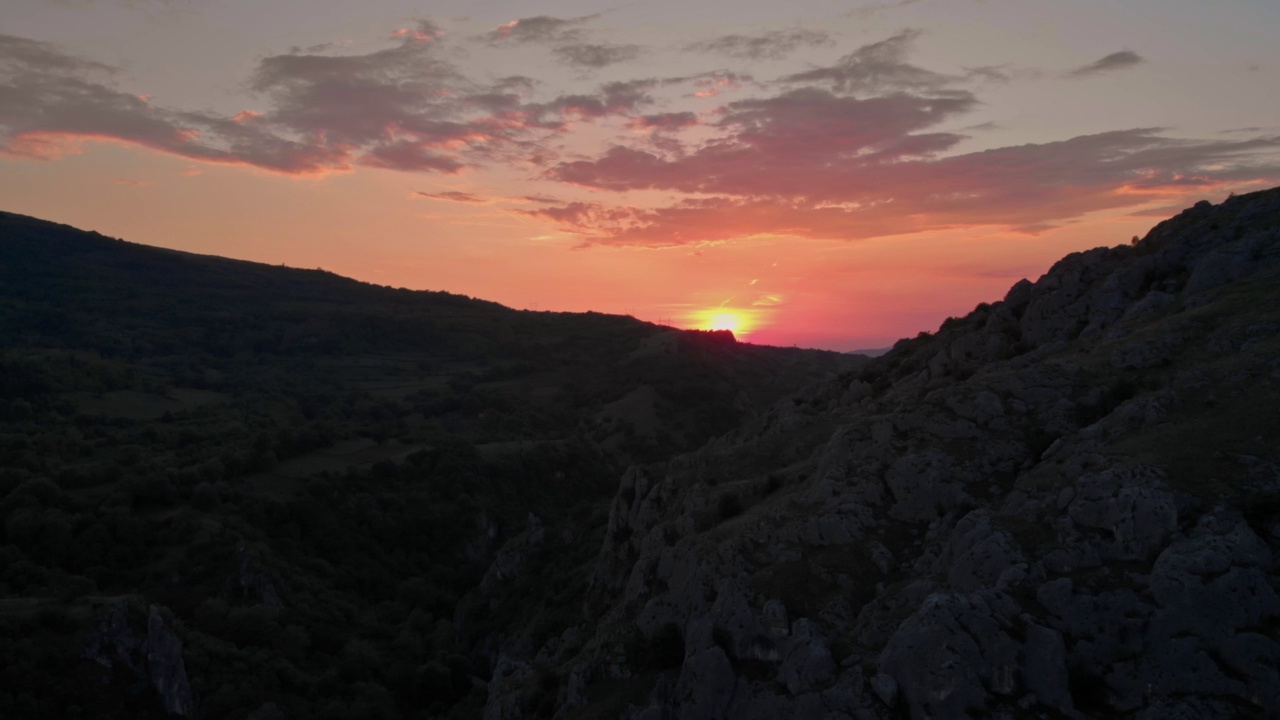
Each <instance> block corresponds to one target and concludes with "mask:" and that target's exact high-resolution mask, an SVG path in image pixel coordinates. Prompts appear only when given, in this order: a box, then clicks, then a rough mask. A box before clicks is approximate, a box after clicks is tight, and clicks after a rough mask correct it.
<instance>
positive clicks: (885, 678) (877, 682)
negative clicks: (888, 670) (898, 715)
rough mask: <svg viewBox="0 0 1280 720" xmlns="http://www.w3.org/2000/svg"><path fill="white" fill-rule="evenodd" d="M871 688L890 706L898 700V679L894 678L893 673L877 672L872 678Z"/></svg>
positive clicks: (881, 700)
mask: <svg viewBox="0 0 1280 720" xmlns="http://www.w3.org/2000/svg"><path fill="white" fill-rule="evenodd" d="M871 689H872V690H873V691H875V694H876V697H878V698H880V702H883V703H884V704H885V705H888V706H889V707H893V706H894V704H895V703H897V702H898V681H897V680H894V679H893V676H892V675H887V674H885V673H876V676H875V677H873V678H871Z"/></svg>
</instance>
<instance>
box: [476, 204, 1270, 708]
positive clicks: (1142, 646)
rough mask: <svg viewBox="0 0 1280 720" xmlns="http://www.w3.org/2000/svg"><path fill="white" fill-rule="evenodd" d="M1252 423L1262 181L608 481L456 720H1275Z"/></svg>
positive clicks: (1258, 432) (1263, 254)
mask: <svg viewBox="0 0 1280 720" xmlns="http://www.w3.org/2000/svg"><path fill="white" fill-rule="evenodd" d="M1278 408H1280V189H1275V190H1270V191H1266V192H1260V193H1253V194H1250V195H1242V196H1237V197H1233V198H1231V199H1229V200H1227V201H1226V202H1224V203H1222V204H1221V205H1218V206H1212V205H1210V204H1209V203H1207V202H1202V203H1198V204H1197V205H1196V206H1195V207H1193V208H1190V209H1188V210H1186V211H1185V212H1183V213H1181V214H1180V215H1178V216H1177V217H1175V218H1172V219H1170V220H1167V221H1165V222H1162V223H1160V224H1159V225H1157V226H1156V227H1155V228H1154V229H1153V230H1152V231H1151V232H1150V233H1148V234H1147V236H1146V237H1145V238H1143V239H1142V240H1141V241H1140V242H1137V243H1136V244H1133V245H1131V246H1130V245H1126V246H1120V247H1110V248H1098V249H1095V250H1090V251H1088V252H1082V253H1073V254H1071V255H1069V256H1067V257H1066V258H1063V259H1062V260H1061V261H1060V262H1058V263H1057V264H1056V265H1054V267H1053V268H1052V269H1051V270H1050V271H1049V272H1048V273H1047V274H1046V275H1044V276H1043V277H1041V278H1040V279H1039V280H1037V281H1036V282H1029V281H1025V280H1024V281H1022V282H1019V283H1018V284H1016V285H1015V286H1014V287H1013V288H1012V289H1011V290H1010V291H1009V293H1008V295H1007V296H1006V297H1005V298H1004V299H1003V300H1001V301H998V302H994V303H991V304H986V303H984V304H982V305H979V306H978V307H977V308H976V309H975V310H974V311H973V312H972V313H970V314H968V315H967V316H965V317H962V318H959V319H952V320H949V321H947V322H946V323H944V324H943V325H942V327H941V328H940V329H939V330H938V332H937V333H934V334H929V333H922V334H921V335H920V336H919V337H917V338H914V339H910V340H904V341H902V342H899V343H898V344H897V345H895V346H894V348H893V349H892V350H891V351H890V352H889V353H887V354H886V355H885V356H883V357H880V358H877V359H875V360H873V361H871V362H870V363H868V364H867V365H866V367H864V368H862V369H861V370H858V371H854V372H850V373H847V374H845V375H843V376H841V377H840V378H838V379H837V380H833V381H831V382H829V383H827V384H825V385H824V386H822V387H820V388H818V389H816V390H810V391H808V392H805V393H802V394H801V395H799V396H797V397H796V398H794V399H792V400H787V401H784V402H782V403H779V404H778V405H777V406H776V407H775V408H774V409H773V410H772V411H771V412H769V413H766V414H764V415H762V416H759V417H757V418H754V419H752V420H749V421H748V422H747V423H746V424H745V425H744V426H743V427H741V428H739V429H738V430H736V431H734V432H733V433H730V434H728V435H726V436H723V437H720V438H718V439H716V440H715V441H713V442H711V443H709V444H708V445H707V446H706V447H704V448H702V449H700V450H698V451H696V452H693V453H690V454H686V455H683V456H680V457H677V458H673V459H672V460H670V461H667V462H665V463H658V464H651V465H641V466H636V467H633V468H631V469H630V470H628V471H627V473H626V475H625V476H624V477H623V480H622V485H621V488H620V489H619V491H618V494H617V495H616V497H615V498H614V501H613V505H612V508H611V510H610V513H609V522H608V533H607V535H606V537H605V540H604V544H603V546H602V548H601V549H600V552H599V555H598V556H597V558H596V560H595V562H594V563H593V564H592V565H590V566H589V567H586V568H583V570H582V571H583V572H589V573H590V577H591V583H590V586H589V587H588V588H587V592H586V595H585V597H584V598H583V604H582V608H583V609H582V614H581V616H580V618H579V619H578V620H577V621H576V622H575V623H574V624H572V625H571V626H568V627H566V628H565V629H563V630H562V631H561V632H560V633H559V634H558V635H556V634H554V633H550V634H548V633H547V632H546V631H545V630H542V631H540V632H539V633H537V634H516V635H507V636H504V637H503V638H502V640H501V641H499V642H497V643H496V644H495V646H494V647H493V649H492V650H491V651H490V657H491V662H492V664H493V667H494V668H495V670H494V674H493V677H492V679H491V680H490V681H489V683H488V689H489V695H488V701H487V704H486V711H485V717H492V718H518V717H538V716H554V717H557V718H562V717H563V718H570V717H628V718H761V719H764V718H770V719H773V718H812V717H829V718H835V717H839V718H897V717H911V718H917V719H922V718H963V717H974V718H976V717H1007V718H1014V717H1038V718H1058V717H1072V718H1085V717H1088V718H1095V717H1117V718H1120V717H1124V718H1240V717H1256V718H1262V717H1277V716H1280V675H1277V668H1278V667H1280V632H1278V630H1277V629H1278V628H1280V595H1278V594H1277V589H1278V588H1280V572H1278V570H1280V567H1278V566H1277V560H1276V558H1277V554H1278V553H1280V409H1278ZM535 544H536V536H534V535H527V536H525V537H524V538H516V539H513V540H512V541H510V542H509V543H508V545H507V547H506V548H504V550H503V552H504V553H515V552H521V551H527V550H525V549H527V548H530V547H533V546H534V545H535ZM505 582H507V583H509V584H510V585H512V586H519V584H520V583H521V582H522V581H521V578H520V577H519V576H514V577H511V578H510V579H508V580H506V581H505ZM488 597H490V598H491V599H490V606H491V607H492V608H493V611H494V612H498V613H518V612H519V611H520V608H521V607H524V604H523V601H522V600H521V599H520V598H519V596H518V595H515V596H501V595H496V594H493V595H489V596H488ZM508 598H509V599H508ZM539 708H546V710H539ZM539 713H542V714H541V715H540V714H539Z"/></svg>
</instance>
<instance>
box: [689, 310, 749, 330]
mask: <svg viewBox="0 0 1280 720" xmlns="http://www.w3.org/2000/svg"><path fill="white" fill-rule="evenodd" d="M690 325H691V326H692V327H695V328H697V329H699V330H728V331H729V332H731V333H733V334H734V336H735V337H741V336H743V335H745V334H747V333H749V332H750V331H751V326H752V322H751V318H749V317H748V314H747V313H746V312H744V311H741V310H734V309H732V308H723V307H715V308H708V309H706V310H702V311H699V312H697V313H694V315H693V318H692V322H691V323H690Z"/></svg>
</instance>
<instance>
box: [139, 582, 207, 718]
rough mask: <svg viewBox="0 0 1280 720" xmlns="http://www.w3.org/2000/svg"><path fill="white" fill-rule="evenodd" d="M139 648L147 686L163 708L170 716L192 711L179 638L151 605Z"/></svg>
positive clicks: (192, 705) (187, 713)
mask: <svg viewBox="0 0 1280 720" xmlns="http://www.w3.org/2000/svg"><path fill="white" fill-rule="evenodd" d="M143 651H144V653H145V654H146V658H147V675H148V677H149V678H150V679H151V686H152V687H154V688H155V689H156V692H157V693H159V694H160V698H161V699H162V700H163V701H164V709H165V711H166V712H168V713H169V714H170V715H190V714H191V713H192V711H194V710H195V699H194V698H193V697H192V695H191V685H190V683H189V682H188V681H187V667H186V663H184V662H183V660H182V641H181V640H179V639H178V637H177V636H176V635H174V634H173V633H172V632H170V631H169V628H167V627H166V626H165V624H164V618H162V617H160V611H159V609H158V608H157V607H156V606H155V605H152V606H151V609H150V612H149V613H148V616H147V642H146V644H145V645H144V647H143Z"/></svg>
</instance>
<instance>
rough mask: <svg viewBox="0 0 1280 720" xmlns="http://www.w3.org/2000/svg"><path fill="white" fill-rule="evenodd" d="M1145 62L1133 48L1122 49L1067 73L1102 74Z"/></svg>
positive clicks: (1080, 75)
mask: <svg viewBox="0 0 1280 720" xmlns="http://www.w3.org/2000/svg"><path fill="white" fill-rule="evenodd" d="M1143 62H1145V60H1144V59H1143V57H1142V56H1141V55H1139V54H1138V53H1136V52H1133V51H1132V50H1121V51H1120V52H1113V53H1111V54H1110V55H1107V56H1106V57H1103V58H1100V59H1098V60H1095V61H1093V62H1091V63H1089V64H1088V65H1082V66H1080V67H1078V68H1076V69H1075V70H1072V71H1070V72H1068V73H1067V75H1068V76H1070V77H1077V78H1083V77H1091V76H1093V75H1101V74H1102V73H1108V72H1113V71H1116V70H1124V69H1125V68H1130V67H1133V66H1134V65H1138V64H1140V63H1143Z"/></svg>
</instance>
